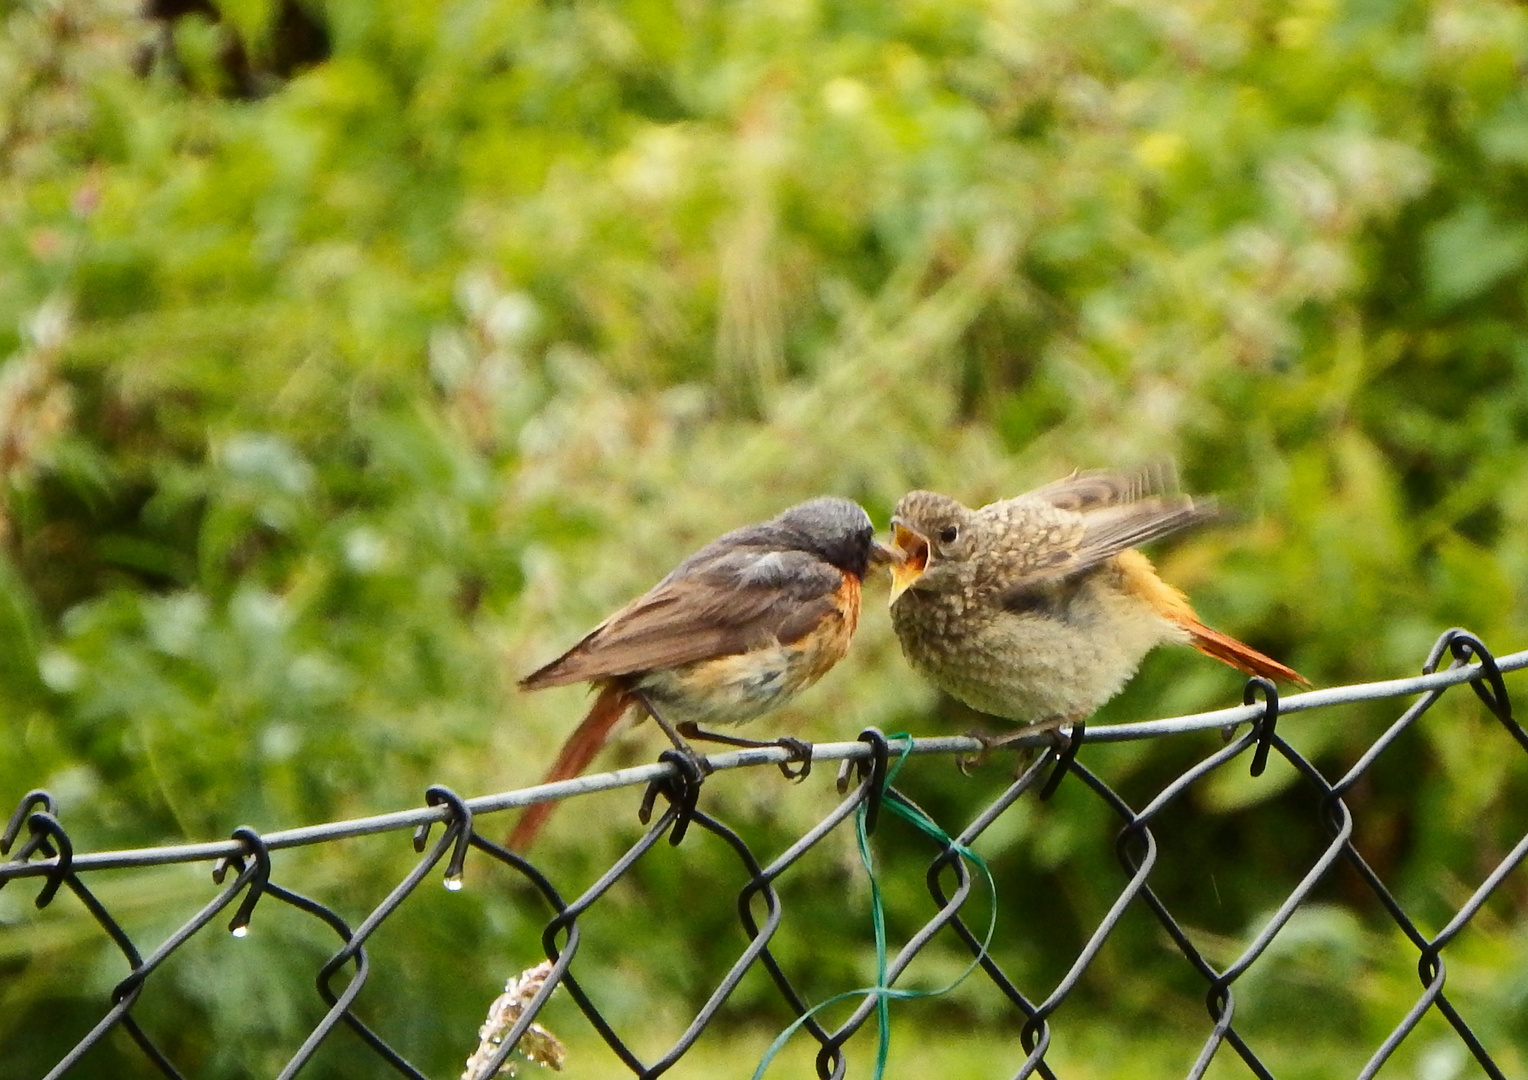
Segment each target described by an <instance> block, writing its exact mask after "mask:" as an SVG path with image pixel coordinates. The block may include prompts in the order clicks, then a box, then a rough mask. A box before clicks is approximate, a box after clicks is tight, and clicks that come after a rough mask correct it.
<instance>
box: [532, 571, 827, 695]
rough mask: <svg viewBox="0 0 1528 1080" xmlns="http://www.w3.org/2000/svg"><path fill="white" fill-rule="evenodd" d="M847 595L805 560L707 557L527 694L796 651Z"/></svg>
mask: <svg viewBox="0 0 1528 1080" xmlns="http://www.w3.org/2000/svg"><path fill="white" fill-rule="evenodd" d="M842 585H843V574H842V572H840V571H839V570H837V569H836V568H834V567H833V566H831V565H829V564H828V563H826V562H824V561H823V560H822V559H819V558H817V557H816V556H815V555H810V554H808V553H806V552H801V551H777V550H768V549H765V548H755V547H748V548H735V547H731V548H722V549H720V550H715V551H713V550H711V549H710V548H706V549H702V550H701V551H700V552H697V553H696V554H695V555H693V556H691V557H690V558H689V559H687V560H686V561H685V562H684V563H683V564H682V565H681V566H680V567H679V568H678V569H677V570H675V572H674V573H672V574H670V575H669V576H668V577H666V578H664V579H663V580H662V581H660V582H659V583H658V584H657V585H656V586H654V587H653V589H652V590H651V591H650V592H648V593H646V594H644V595H643V596H640V597H638V598H637V599H636V600H634V601H632V602H631V603H630V604H628V605H626V606H625V607H624V608H622V609H621V610H620V611H617V612H616V613H615V614H614V615H612V616H610V618H608V619H606V620H605V621H604V622H602V623H601V624H600V625H599V626H597V627H595V628H594V629H593V630H592V631H590V632H589V634H588V635H586V636H585V637H584V639H583V640H582V641H580V642H579V643H578V644H577V645H574V646H573V647H572V648H571V649H569V650H568V651H567V652H566V653H564V654H563V655H562V656H559V657H558V658H557V659H556V660H553V661H552V662H551V663H550V664H547V665H546V666H545V667H543V668H541V669H539V670H537V671H534V672H532V673H531V674H530V675H528V676H526V677H525V678H524V679H523V680H522V681H521V683H520V685H521V686H522V687H523V688H524V689H527V690H540V689H542V688H543V687H548V686H562V685H564V684H566V683H574V682H584V681H586V680H593V679H609V678H614V677H617V676H621V675H631V674H635V673H637V672H642V671H652V670H655V669H658V668H665V667H673V666H675V665H677V664H687V663H690V662H692V661H695V660H705V659H709V658H711V657H714V656H728V655H731V654H733V653H739V652H745V651H747V650H748V649H751V648H757V647H759V646H760V645H765V644H768V643H770V642H771V641H780V642H783V643H789V642H792V641H795V640H797V639H798V638H800V637H801V636H802V635H804V634H805V633H806V632H807V631H809V630H811V629H812V628H813V627H814V626H816V625H817V622H818V620H819V619H821V618H822V617H823V616H824V615H826V614H827V613H828V612H830V611H831V610H832V609H833V607H834V606H835V603H836V601H835V594H836V593H837V591H838V589H839V588H840V587H841V586H842Z"/></svg>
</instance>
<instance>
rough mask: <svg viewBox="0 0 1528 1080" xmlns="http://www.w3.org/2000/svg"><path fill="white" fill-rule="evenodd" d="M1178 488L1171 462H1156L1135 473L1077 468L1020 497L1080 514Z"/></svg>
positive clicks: (1132, 501) (1175, 470) (1176, 474)
mask: <svg viewBox="0 0 1528 1080" xmlns="http://www.w3.org/2000/svg"><path fill="white" fill-rule="evenodd" d="M1177 490H1178V471H1177V469H1176V468H1174V466H1173V464H1172V463H1171V462H1157V463H1155V464H1152V465H1146V466H1143V467H1142V468H1140V469H1137V470H1135V471H1134V472H1109V471H1106V470H1103V469H1095V470H1089V471H1084V470H1081V469H1079V470H1077V471H1076V472H1074V473H1072V475H1070V476H1068V477H1065V478H1063V479H1061V480H1057V481H1056V482H1055V483H1051V484H1046V485H1045V486H1044V487H1041V488H1036V489H1035V490H1034V491H1031V492H1028V493H1027V494H1025V495H1021V496H1019V497H1020V498H1021V499H1042V500H1044V501H1045V502H1048V503H1050V504H1051V505H1052V506H1054V507H1056V508H1057V509H1058V510H1070V511H1072V512H1074V513H1078V514H1082V513H1087V512H1088V511H1090V510H1098V509H1101V508H1103V507H1106V506H1118V505H1121V504H1124V503H1134V502H1140V501H1141V500H1143V499H1147V498H1150V497H1151V496H1153V495H1170V494H1172V493H1174V492H1176V491H1177Z"/></svg>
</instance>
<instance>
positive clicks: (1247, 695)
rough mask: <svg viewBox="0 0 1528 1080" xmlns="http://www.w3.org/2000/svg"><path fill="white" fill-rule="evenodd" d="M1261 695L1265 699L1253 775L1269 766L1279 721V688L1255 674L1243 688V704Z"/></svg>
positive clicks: (1257, 723)
mask: <svg viewBox="0 0 1528 1080" xmlns="http://www.w3.org/2000/svg"><path fill="white" fill-rule="evenodd" d="M1259 695H1261V696H1262V699H1263V715H1262V716H1260V717H1258V719H1257V722H1256V728H1257V749H1256V750H1255V751H1254V752H1253V754H1252V769H1251V773H1252V775H1253V776H1262V775H1263V770H1264V769H1266V768H1268V751H1269V749H1270V748H1271V747H1272V746H1273V730H1274V727H1275V725H1277V724H1278V722H1279V688H1278V687H1277V686H1275V685H1273V683H1272V682H1271V681H1270V680H1268V679H1265V678H1263V677H1262V676H1261V675H1254V676H1252V678H1250V679H1248V680H1247V685H1246V686H1245V687H1243V688H1242V704H1243V705H1251V704H1252V703H1253V702H1255V701H1256V700H1257V699H1258V697H1259Z"/></svg>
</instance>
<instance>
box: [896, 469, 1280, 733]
mask: <svg viewBox="0 0 1528 1080" xmlns="http://www.w3.org/2000/svg"><path fill="white" fill-rule="evenodd" d="M1171 488H1172V485H1171V483H1170V478H1169V477H1168V476H1166V475H1164V473H1163V471H1162V470H1144V471H1142V472H1140V473H1137V474H1134V475H1122V474H1117V473H1108V472H1082V473H1075V474H1073V475H1072V476H1070V477H1068V478H1066V479H1065V480H1060V481H1058V482H1056V483H1053V484H1049V485H1047V486H1045V487H1042V488H1039V489H1037V490H1035V491H1031V492H1029V493H1028V494H1025V495H1020V496H1018V497H1016V498H1012V499H1006V500H1003V501H1001V502H995V503H992V504H991V505H989V506H984V507H982V508H981V509H980V510H971V509H968V508H967V507H965V506H962V505H961V504H960V503H959V502H957V501H955V500H954V499H952V498H949V497H948V496H945V495H938V494H935V493H934V492H931V491H913V492H909V493H908V494H907V495H904V496H903V497H902V499H901V500H900V501H899V502H898V503H897V506H896V509H895V511H894V512H893V515H892V528H893V539H894V541H895V543H896V545H897V547H898V548H900V549H901V550H902V552H903V553H905V556H906V557H905V560H903V561H901V562H900V563H899V564H898V565H893V567H892V590H891V618H892V624H893V626H894V627H895V629H896V633H897V639H898V640H899V641H900V642H901V645H902V652H903V653H904V654H905V655H906V656H907V659H908V660H909V662H911V664H912V665H913V667H914V668H915V669H917V670H918V671H919V672H920V673H922V674H923V675H924V676H925V677H927V678H928V679H929V680H930V681H932V682H933V683H934V684H935V685H936V686H938V687H940V688H941V689H943V690H945V691H946V692H948V693H949V694H951V695H952V696H954V697H956V698H958V699H960V700H961V701H963V702H965V703H966V704H967V705H969V706H971V707H972V708H973V709H976V710H978V711H979V712H984V713H988V714H990V715H992V716H998V717H1002V718H1004V719H1008V720H1015V721H1018V722H1019V723H1021V724H1027V725H1033V726H1031V727H1028V728H1026V729H1025V730H1024V732H1015V733H1013V734H1012V735H1009V736H1007V738H1010V739H1011V738H1014V737H1017V736H1018V735H1019V734H1023V733H1027V732H1031V731H1035V730H1044V729H1047V728H1057V727H1061V726H1064V725H1066V724H1070V723H1073V722H1075V721H1078V720H1082V719H1085V718H1086V717H1088V716H1089V715H1091V714H1092V713H1093V712H1094V711H1095V710H1096V709H1097V708H1098V707H1099V706H1100V705H1102V704H1103V703H1104V702H1106V701H1108V700H1109V699H1110V698H1112V697H1113V696H1114V695H1115V694H1117V693H1119V691H1120V690H1121V689H1122V688H1123V687H1124V685H1125V683H1126V682H1127V681H1128V680H1129V679H1130V677H1131V676H1132V675H1134V674H1135V671H1136V668H1137V667H1139V666H1140V663H1141V660H1142V658H1143V657H1145V655H1146V654H1147V653H1148V652H1150V651H1151V650H1152V649H1153V648H1155V647H1156V646H1157V645H1161V644H1164V643H1168V642H1173V643H1180V644H1188V645H1192V646H1193V647H1194V648H1196V649H1198V650H1199V651H1200V652H1203V653H1207V654H1209V655H1210V656H1213V657H1215V658H1216V659H1217V660H1222V661H1224V662H1225V663H1227V664H1230V665H1231V666H1232V667H1235V668H1238V669H1240V670H1242V671H1245V672H1247V673H1248V674H1251V675H1261V676H1264V677H1265V678H1269V679H1283V680H1285V681H1288V682H1295V683H1300V684H1301V685H1306V686H1308V685H1309V683H1307V682H1306V680H1305V679H1304V678H1303V677H1301V676H1300V675H1299V673H1297V672H1295V671H1294V670H1293V669H1291V668H1288V667H1286V666H1285V665H1283V664H1281V663H1279V662H1278V661H1277V660H1274V659H1271V658H1270V657H1267V656H1264V655H1263V654H1262V653H1260V652H1258V651H1257V650H1256V649H1254V648H1252V647H1251V646H1249V645H1244V644H1243V643H1242V642H1240V641H1237V640H1236V639H1235V638H1231V637H1227V636H1226V635H1225V634H1222V633H1220V632H1218V631H1216V630H1212V629H1210V628H1209V627H1208V626H1205V625H1204V624H1203V623H1202V622H1200V621H1199V619H1198V617H1197V616H1196V615H1195V614H1194V610H1193V608H1191V607H1190V606H1189V603H1188V599H1187V598H1186V597H1185V596H1184V595H1183V593H1181V592H1179V591H1178V590H1177V589H1175V588H1173V587H1172V586H1171V585H1168V584H1167V583H1166V582H1164V581H1163V580H1162V579H1161V578H1160V577H1158V576H1157V573H1156V571H1155V569H1153V567H1152V565H1151V562H1150V561H1149V560H1148V559H1147V558H1146V556H1145V555H1143V554H1141V553H1140V552H1139V551H1136V550H1135V545H1137V544H1144V543H1148V542H1150V541H1152V540H1155V539H1157V538H1158V537H1162V536H1166V535H1168V534H1169V533H1173V532H1177V531H1178V530H1179V529H1185V528H1188V527H1190V526H1193V525H1198V524H1200V523H1202V522H1205V521H1209V520H1211V519H1213V518H1214V517H1216V516H1217V510H1216V507H1215V505H1214V504H1213V502H1211V501H1208V500H1202V499H1201V500H1197V501H1196V500H1195V499H1193V498H1190V497H1189V496H1187V495H1183V494H1179V493H1177V492H1175V491H1173V490H1171ZM985 741H987V742H988V743H989V744H990V745H997V744H1000V743H1002V742H1004V741H1006V740H1005V739H1004V738H996V739H991V738H989V739H986V740H985Z"/></svg>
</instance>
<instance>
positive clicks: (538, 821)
mask: <svg viewBox="0 0 1528 1080" xmlns="http://www.w3.org/2000/svg"><path fill="white" fill-rule="evenodd" d="M631 702H632V699H631V697H630V696H629V695H628V694H627V693H626V688H625V687H623V686H618V685H616V684H615V683H607V684H606V685H605V688H604V689H603V690H601V691H600V696H599V697H597V698H595V699H594V705H593V707H592V708H590V709H589V715H588V716H586V717H584V722H583V723H582V724H579V725H578V728H577V730H575V731H574V732H573V734H572V735H570V736H568V741H567V742H565V743H563V744H562V752H561V753H559V754H558V755H557V760H556V761H554V762H553V763H552V767H551V768H550V769H548V770H547V774H546V776H544V777H543V778H542V780H541V782H542V783H543V784H552V783H556V782H557V781H558V780H571V779H573V778H574V777H575V776H578V775H579V774H580V773H582V772H583V771H584V770H585V769H586V768H588V767H589V762H591V761H593V760H594V755H595V754H597V753H599V752H600V748H601V747H602V746H604V745H605V740H607V739H608V738H610V729H611V728H613V727H615V725H616V721H617V720H619V719H620V718H621V717H622V716H623V715H625V713H626V709H627V708H628V707H629V706H630V705H631ZM555 809H557V804H556V803H555V802H544V803H536V804H535V805H534V806H528V807H526V809H525V813H524V814H522V815H521V816H520V820H519V821H517V822H516V823H515V827H514V830H513V831H512V832H510V834H509V839H508V840H506V841H504V846H505V847H507V848H509V849H510V850H511V851H519V852H522V853H523V852H524V851H525V850H526V849H527V848H529V847H530V846H531V844H532V843H534V842H535V840H536V837H537V835H539V834H540V832H541V827H542V826H543V825H545V824H546V822H547V818H549V817H551V816H552V811H553V810H555Z"/></svg>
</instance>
